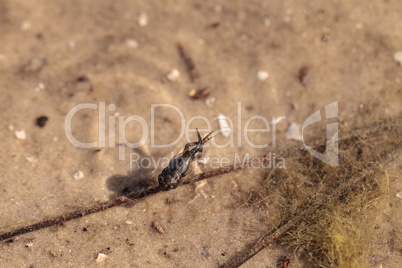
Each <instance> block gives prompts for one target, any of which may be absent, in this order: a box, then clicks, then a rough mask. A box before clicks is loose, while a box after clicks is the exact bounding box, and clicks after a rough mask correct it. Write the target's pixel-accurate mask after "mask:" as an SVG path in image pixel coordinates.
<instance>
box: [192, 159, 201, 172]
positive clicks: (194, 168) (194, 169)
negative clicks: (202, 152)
mask: <svg viewBox="0 0 402 268" xmlns="http://www.w3.org/2000/svg"><path fill="white" fill-rule="evenodd" d="M191 168H192V173H193V174H194V175H198V174H201V173H202V170H201V168H200V166H199V165H198V163H197V161H194V162H192V163H191Z"/></svg>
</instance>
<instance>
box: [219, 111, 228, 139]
mask: <svg viewBox="0 0 402 268" xmlns="http://www.w3.org/2000/svg"><path fill="white" fill-rule="evenodd" d="M218 123H219V130H221V132H222V134H223V136H225V137H228V136H229V134H230V127H229V123H228V121H227V119H226V117H225V116H224V115H223V114H218Z"/></svg>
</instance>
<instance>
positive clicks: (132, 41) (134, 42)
mask: <svg viewBox="0 0 402 268" xmlns="http://www.w3.org/2000/svg"><path fill="white" fill-rule="evenodd" d="M126 45H127V46H128V47H130V48H137V47H138V42H137V40H135V39H127V40H126Z"/></svg>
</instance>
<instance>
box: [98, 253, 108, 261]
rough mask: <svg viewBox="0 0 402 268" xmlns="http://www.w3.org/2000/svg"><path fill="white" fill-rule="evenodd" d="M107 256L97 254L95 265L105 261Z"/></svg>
mask: <svg viewBox="0 0 402 268" xmlns="http://www.w3.org/2000/svg"><path fill="white" fill-rule="evenodd" d="M107 257H108V256H107V255H106V254H103V253H98V257H97V258H96V263H101V262H104V261H105V260H106V259H107Z"/></svg>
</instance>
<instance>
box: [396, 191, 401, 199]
mask: <svg viewBox="0 0 402 268" xmlns="http://www.w3.org/2000/svg"><path fill="white" fill-rule="evenodd" d="M396 197H398V198H401V199H402V191H401V192H399V193H397V194H396Z"/></svg>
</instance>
